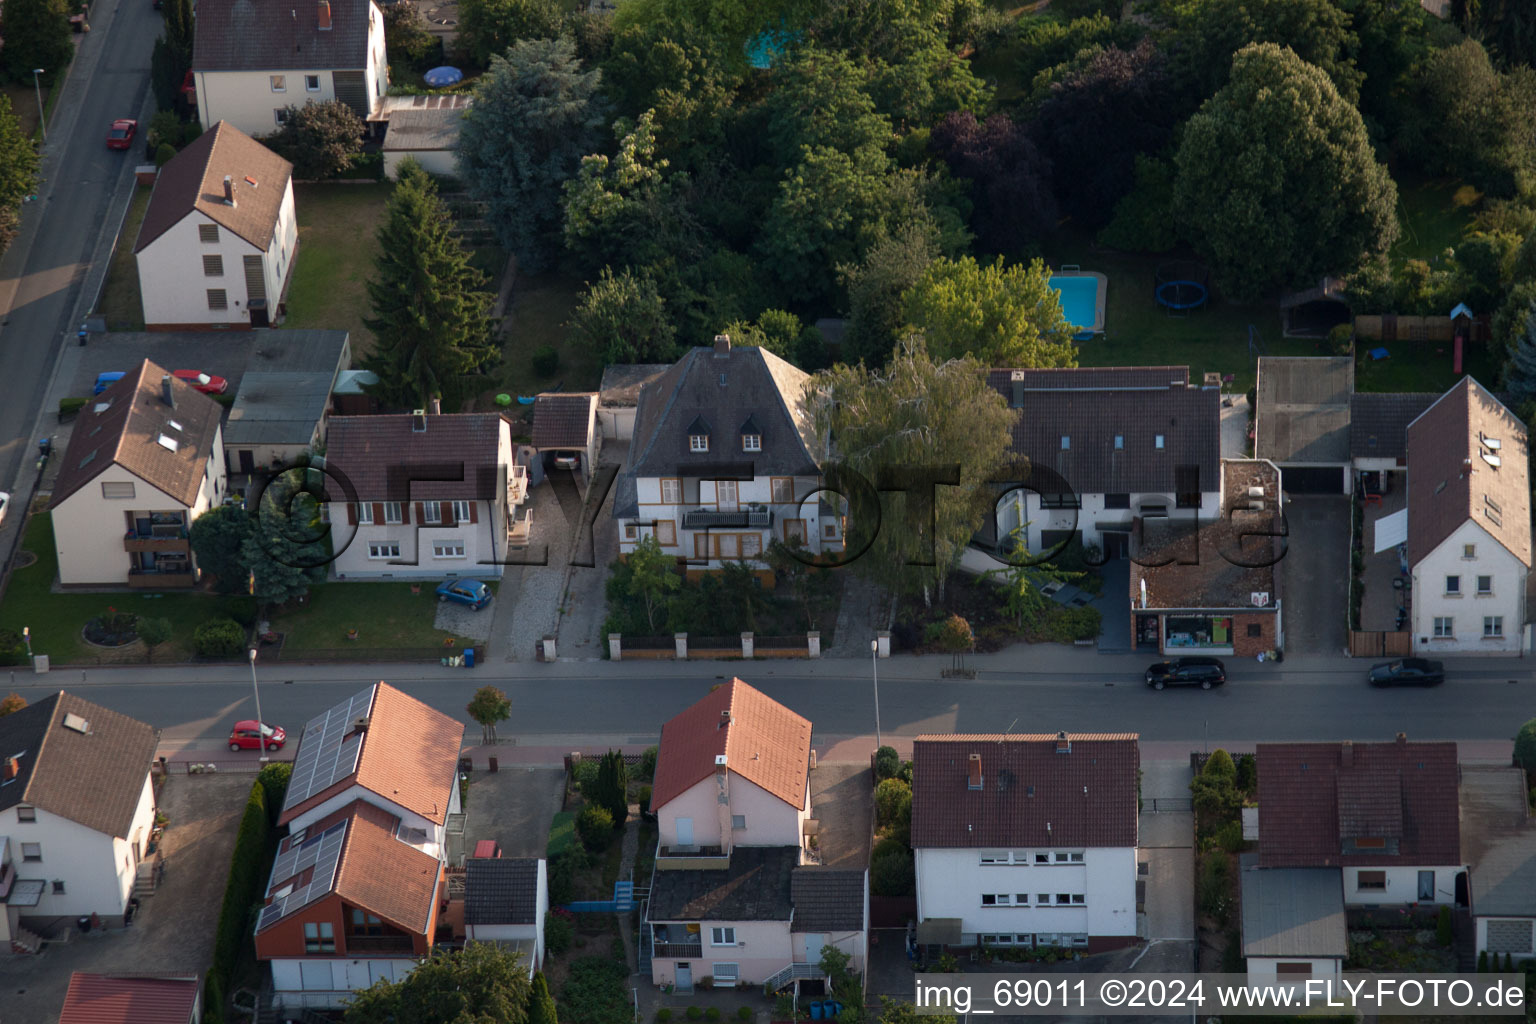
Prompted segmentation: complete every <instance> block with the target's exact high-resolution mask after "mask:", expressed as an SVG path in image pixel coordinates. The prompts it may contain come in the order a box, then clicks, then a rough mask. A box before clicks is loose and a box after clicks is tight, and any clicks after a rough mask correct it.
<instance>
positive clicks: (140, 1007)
mask: <svg viewBox="0 0 1536 1024" xmlns="http://www.w3.org/2000/svg"><path fill="white" fill-rule="evenodd" d="M198 987H199V986H198V978H197V975H196V974H188V975H184V976H166V977H147V976H143V975H134V976H117V975H111V974H87V973H86V972H85V971H76V972H74V973H73V974H71V975H70V976H69V992H68V993H67V994H65V996H64V1008H63V1009H62V1010H61V1011H59V1024H187V1022H188V1021H190V1020H191V1019H192V1010H193V1008H194V1007H195V1006H197V995H198Z"/></svg>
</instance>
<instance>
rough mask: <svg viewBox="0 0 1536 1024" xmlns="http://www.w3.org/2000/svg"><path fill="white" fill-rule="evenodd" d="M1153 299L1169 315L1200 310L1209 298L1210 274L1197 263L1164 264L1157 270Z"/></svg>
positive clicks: (1181, 261)
mask: <svg viewBox="0 0 1536 1024" xmlns="http://www.w3.org/2000/svg"><path fill="white" fill-rule="evenodd" d="M1154 297H1155V298H1156V299H1157V304H1158V305H1159V306H1162V307H1163V308H1164V309H1166V310H1168V311H1169V312H1170V313H1188V312H1190V311H1191V310H1195V309H1200V308H1201V307H1203V306H1204V305H1205V304H1206V302H1207V301H1208V300H1209V299H1210V297H1211V287H1210V274H1209V273H1208V272H1207V271H1206V269H1205V267H1204V266H1202V265H1200V264H1199V263H1193V262H1189V261H1184V260H1180V261H1176V262H1173V263H1165V264H1163V265H1162V266H1160V267H1158V268H1157V287H1156V290H1155V293H1154Z"/></svg>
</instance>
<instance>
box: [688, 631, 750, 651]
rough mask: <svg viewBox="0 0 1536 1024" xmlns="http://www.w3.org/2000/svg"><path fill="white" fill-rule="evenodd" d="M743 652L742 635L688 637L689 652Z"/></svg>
mask: <svg viewBox="0 0 1536 1024" xmlns="http://www.w3.org/2000/svg"><path fill="white" fill-rule="evenodd" d="M733 648H734V649H735V650H737V651H739V650H741V634H739V633H738V634H737V635H735V636H692V635H690V636H689V637H688V650H689V652H693V651H696V650H697V651H715V650H720V651H728V650H731V649H733Z"/></svg>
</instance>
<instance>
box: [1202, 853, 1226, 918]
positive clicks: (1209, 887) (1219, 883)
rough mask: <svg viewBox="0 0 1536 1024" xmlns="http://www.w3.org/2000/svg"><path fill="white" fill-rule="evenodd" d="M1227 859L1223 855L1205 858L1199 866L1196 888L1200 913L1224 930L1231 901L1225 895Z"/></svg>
mask: <svg viewBox="0 0 1536 1024" xmlns="http://www.w3.org/2000/svg"><path fill="white" fill-rule="evenodd" d="M1228 870H1229V869H1228V867H1227V858H1226V856H1225V855H1223V854H1217V855H1214V856H1207V857H1206V858H1205V860H1204V861H1203V862H1202V863H1201V865H1200V880H1199V883H1198V885H1197V887H1196V892H1197V893H1198V899H1199V903H1200V912H1201V913H1202V914H1209V915H1210V916H1211V917H1213V918H1215V919H1216V923H1217V925H1218V926H1220V927H1223V928H1225V927H1226V925H1227V915H1228V913H1229V912H1230V911H1231V901H1230V900H1229V899H1228V895H1227V873H1228Z"/></svg>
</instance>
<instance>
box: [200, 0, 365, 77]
mask: <svg viewBox="0 0 1536 1024" xmlns="http://www.w3.org/2000/svg"><path fill="white" fill-rule="evenodd" d="M316 6H317V5H316V4H315V3H314V0H309V2H295V3H293V4H290V5H287V6H284V5H271V4H259V3H257V2H256V0H201V2H200V3H199V4H198V5H197V26H196V29H197V34H196V37H195V39H194V41H193V47H192V54H193V56H192V70H193V71H283V70H285V69H289V68H293V69H298V70H309V71H314V70H317V69H318V70H326V71H336V70H340V71H361V70H363V69H365V68H366V67H367V66H368V12H369V8H370V7H371V6H372V4H371V3H370V2H369V0H330V6H331V28H330V29H329V30H321V28H320V21H319V18H318V16H317V11H316ZM263 88H265V86H263ZM288 90H289V91H288V93H287V95H289V96H295V95H297V97H298V98H297V99H296V100H294V101H293V102H303V95H304V93H303V83H302V82H296V81H290V82H289V83H288ZM294 90H298V92H297V94H296V93H295V92H294ZM277 102H281V96H279V98H278V101H277Z"/></svg>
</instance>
